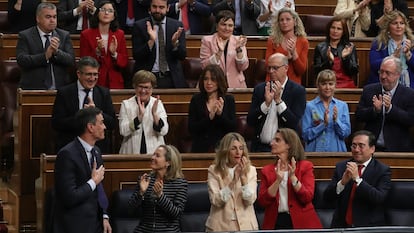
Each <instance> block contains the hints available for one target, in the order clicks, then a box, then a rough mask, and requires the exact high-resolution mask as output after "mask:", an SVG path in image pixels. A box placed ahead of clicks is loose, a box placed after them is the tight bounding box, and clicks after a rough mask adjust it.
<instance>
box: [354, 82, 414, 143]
mask: <svg viewBox="0 0 414 233" xmlns="http://www.w3.org/2000/svg"><path fill="white" fill-rule="evenodd" d="M381 93H382V89H381V84H380V83H373V84H369V85H366V86H365V87H364V89H363V91H362V95H361V99H360V101H359V105H358V108H357V110H356V113H355V115H356V119H357V120H358V121H360V122H364V123H365V129H366V130H369V131H371V132H372V133H373V134H374V135H375V137H376V138H378V135H379V134H380V131H381V125H382V120H383V113H382V111H381V112H380V113H377V112H375V111H374V107H373V104H372V97H373V96H374V95H377V96H378V95H379V94H381ZM413 100H414V90H413V89H411V88H407V87H404V86H402V85H400V84H398V87H397V89H396V90H395V93H394V95H393V97H392V100H391V103H392V108H391V111H390V112H389V113H387V114H385V121H384V143H385V147H386V150H387V151H413V149H414V145H413V141H412V138H411V136H410V127H412V126H413V125H414V120H413V119H414V101H413Z"/></svg>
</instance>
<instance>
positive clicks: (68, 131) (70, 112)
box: [52, 82, 116, 153]
mask: <svg viewBox="0 0 414 233" xmlns="http://www.w3.org/2000/svg"><path fill="white" fill-rule="evenodd" d="M93 101H94V103H95V106H96V107H98V108H99V109H101V110H102V112H103V117H104V123H105V126H106V129H107V130H112V129H113V128H114V126H115V123H116V119H115V110H114V107H113V105H112V98H111V94H110V93H109V90H108V89H107V88H105V87H100V86H95V87H94V88H93ZM78 111H79V98H78V86H77V83H76V82H75V83H72V84H70V85H68V86H66V87H63V88H61V89H59V90H58V92H57V94H56V98H55V103H54V105H53V113H52V127H53V129H55V130H56V131H57V137H56V151H58V150H59V149H60V148H62V147H63V146H65V145H66V144H67V143H69V142H70V141H72V140H73V139H74V138H75V137H76V133H77V132H76V130H75V128H76V122H75V114H76V113H77V112H78ZM109 142H110V140H109V138H105V139H104V140H102V141H98V142H97V145H98V146H100V148H102V151H103V152H104V153H111V151H110V147H109V145H108V144H109ZM101 146H102V147H101Z"/></svg>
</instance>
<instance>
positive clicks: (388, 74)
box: [378, 70, 398, 76]
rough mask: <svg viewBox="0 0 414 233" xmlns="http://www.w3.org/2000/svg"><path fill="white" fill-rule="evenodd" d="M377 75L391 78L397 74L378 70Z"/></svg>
mask: <svg viewBox="0 0 414 233" xmlns="http://www.w3.org/2000/svg"><path fill="white" fill-rule="evenodd" d="M378 74H379V75H384V74H385V75H386V76H391V75H395V74H398V73H397V72H391V71H388V70H378Z"/></svg>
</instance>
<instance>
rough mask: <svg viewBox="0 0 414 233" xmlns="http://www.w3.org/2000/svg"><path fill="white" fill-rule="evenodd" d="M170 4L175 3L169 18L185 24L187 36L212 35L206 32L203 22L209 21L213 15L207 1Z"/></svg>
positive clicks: (175, 0)
mask: <svg viewBox="0 0 414 233" xmlns="http://www.w3.org/2000/svg"><path fill="white" fill-rule="evenodd" d="M168 2H172V3H173V4H171V6H170V9H169V11H168V16H169V17H171V18H174V19H177V20H180V21H181V22H183V26H184V30H185V33H186V34H187V35H189V34H191V35H202V34H210V30H208V31H206V30H204V26H203V22H204V21H207V20H209V19H208V18H209V17H210V14H211V7H210V5H209V4H208V1H207V0H180V1H179V0H169V1H168ZM185 14H186V15H185Z"/></svg>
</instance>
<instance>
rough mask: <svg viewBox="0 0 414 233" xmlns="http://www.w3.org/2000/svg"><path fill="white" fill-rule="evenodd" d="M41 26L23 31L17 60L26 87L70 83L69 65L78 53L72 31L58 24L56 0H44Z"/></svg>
mask: <svg viewBox="0 0 414 233" xmlns="http://www.w3.org/2000/svg"><path fill="white" fill-rule="evenodd" d="M36 21H37V26H33V27H30V28H28V29H26V30H24V31H22V32H20V33H19V39H18V40H17V46H16V57H17V63H18V64H19V66H20V68H21V71H22V75H21V79H20V87H21V88H22V89H38V90H47V89H56V88H59V87H62V86H64V85H66V84H68V83H70V81H71V80H70V76H69V74H68V72H67V68H68V67H71V66H73V65H74V61H75V55H74V52H73V48H72V42H71V40H70V35H69V33H68V32H67V31H64V30H61V29H58V28H56V24H57V13H56V6H55V5H54V4H53V3H47V2H44V3H40V4H39V5H38V6H37V9H36Z"/></svg>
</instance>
